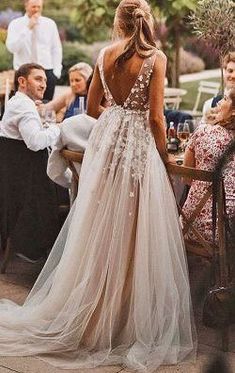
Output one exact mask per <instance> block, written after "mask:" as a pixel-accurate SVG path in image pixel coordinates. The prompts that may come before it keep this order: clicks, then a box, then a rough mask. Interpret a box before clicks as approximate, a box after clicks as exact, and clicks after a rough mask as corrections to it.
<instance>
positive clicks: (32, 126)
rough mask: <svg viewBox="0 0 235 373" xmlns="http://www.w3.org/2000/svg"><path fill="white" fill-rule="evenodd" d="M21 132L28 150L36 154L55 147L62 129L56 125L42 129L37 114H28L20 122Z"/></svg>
mask: <svg viewBox="0 0 235 373" xmlns="http://www.w3.org/2000/svg"><path fill="white" fill-rule="evenodd" d="M19 132H20V134H21V136H22V139H23V140H24V142H25V144H26V146H27V148H29V149H30V150H33V151H35V152H36V151H38V150H42V149H45V148H47V147H48V146H53V145H54V144H55V142H56V141H57V139H58V137H59V135H60V128H59V126H57V125H56V124H51V125H50V126H49V127H48V128H42V126H41V123H40V120H39V118H38V117H37V116H36V115H35V113H34V112H27V113H24V116H22V118H21V119H20V121H19Z"/></svg>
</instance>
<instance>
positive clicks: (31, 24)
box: [28, 13, 40, 30]
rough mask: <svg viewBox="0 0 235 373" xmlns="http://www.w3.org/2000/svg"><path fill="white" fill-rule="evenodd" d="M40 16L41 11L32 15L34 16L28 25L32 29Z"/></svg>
mask: <svg viewBox="0 0 235 373" xmlns="http://www.w3.org/2000/svg"><path fill="white" fill-rule="evenodd" d="M39 16H40V14H39V13H35V14H34V15H32V17H30V18H29V24H28V27H29V29H30V30H32V29H33V28H34V27H35V26H36V25H37V23H38V18H39Z"/></svg>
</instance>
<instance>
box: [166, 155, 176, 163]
mask: <svg viewBox="0 0 235 373" xmlns="http://www.w3.org/2000/svg"><path fill="white" fill-rule="evenodd" d="M167 163H176V159H175V156H174V154H168V157H167Z"/></svg>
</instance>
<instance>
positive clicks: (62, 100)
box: [45, 62, 93, 121]
mask: <svg viewBox="0 0 235 373" xmlns="http://www.w3.org/2000/svg"><path fill="white" fill-rule="evenodd" d="M92 73H93V69H92V67H91V66H90V65H89V64H88V63H86V62H79V63H77V64H76V65H74V66H72V67H71V68H70V69H69V83H70V88H68V91H67V92H66V93H65V94H63V95H62V96H59V97H56V98H55V99H53V100H52V101H50V102H49V103H48V104H46V105H45V107H46V108H49V109H52V110H55V112H56V113H58V112H59V113H60V115H59V120H58V121H62V120H63V119H67V118H70V117H72V116H73V115H76V114H78V108H79V106H80V102H81V97H82V98H83V102H84V108H85V109H86V100H87V91H88V86H89V82H90V78H91V75H92Z"/></svg>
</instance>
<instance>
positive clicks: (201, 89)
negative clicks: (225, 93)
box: [192, 80, 220, 115]
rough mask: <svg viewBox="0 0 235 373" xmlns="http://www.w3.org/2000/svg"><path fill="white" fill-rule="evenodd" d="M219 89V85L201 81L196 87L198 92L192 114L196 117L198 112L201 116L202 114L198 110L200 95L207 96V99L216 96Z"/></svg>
mask: <svg viewBox="0 0 235 373" xmlns="http://www.w3.org/2000/svg"><path fill="white" fill-rule="evenodd" d="M219 89H220V83H218V82H210V81H206V80H201V81H200V82H199V85H198V91H197V92H198V93H197V97H196V100H195V103H194V107H193V110H192V113H194V114H195V115H196V114H197V113H199V112H200V114H202V112H201V111H199V110H198V109H199V105H200V102H201V98H202V95H207V97H208V96H211V97H213V96H216V95H217V94H218V93H219Z"/></svg>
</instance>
